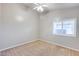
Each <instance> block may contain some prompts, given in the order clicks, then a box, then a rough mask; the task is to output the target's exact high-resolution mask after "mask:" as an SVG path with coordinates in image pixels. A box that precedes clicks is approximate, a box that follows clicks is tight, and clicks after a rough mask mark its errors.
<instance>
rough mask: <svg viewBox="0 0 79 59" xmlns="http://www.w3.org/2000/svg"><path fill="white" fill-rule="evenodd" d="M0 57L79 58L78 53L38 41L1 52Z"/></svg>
mask: <svg viewBox="0 0 79 59" xmlns="http://www.w3.org/2000/svg"><path fill="white" fill-rule="evenodd" d="M0 56H79V52H77V51H73V50H70V49H67V48H63V47H60V46H56V45H52V44H49V43H47V42H43V41H40V40H38V41H35V42H31V43H28V44H25V45H22V46H19V47H16V48H12V49H8V50H5V51H2V52H0Z"/></svg>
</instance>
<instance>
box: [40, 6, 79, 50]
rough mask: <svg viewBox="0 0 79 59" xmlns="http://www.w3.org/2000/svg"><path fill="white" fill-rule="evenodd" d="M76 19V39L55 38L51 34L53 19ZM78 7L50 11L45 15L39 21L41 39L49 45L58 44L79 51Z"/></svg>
mask: <svg viewBox="0 0 79 59" xmlns="http://www.w3.org/2000/svg"><path fill="white" fill-rule="evenodd" d="M57 16H58V17H59V16H60V17H76V18H78V21H77V23H78V24H77V37H75V38H74V37H66V36H55V35H53V34H52V29H53V20H54V17H57ZM78 32H79V7H73V8H67V9H66V8H65V9H59V10H54V11H50V12H49V13H48V14H47V15H44V16H42V15H41V19H40V35H41V39H42V40H44V41H47V42H50V43H52V44H53V43H55V44H59V45H62V46H66V47H68V48H72V49H76V50H78V51H79V46H78V45H79V33H78Z"/></svg>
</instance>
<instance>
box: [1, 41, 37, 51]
mask: <svg viewBox="0 0 79 59" xmlns="http://www.w3.org/2000/svg"><path fill="white" fill-rule="evenodd" d="M33 41H36V40H31V41H28V42H23V43H19V44H16V45H13V46H10V47H7V48H4V49H0V52H1V51H4V50H7V49H11V48H14V47H18V46H21V45H24V44H27V43H30V42H33Z"/></svg>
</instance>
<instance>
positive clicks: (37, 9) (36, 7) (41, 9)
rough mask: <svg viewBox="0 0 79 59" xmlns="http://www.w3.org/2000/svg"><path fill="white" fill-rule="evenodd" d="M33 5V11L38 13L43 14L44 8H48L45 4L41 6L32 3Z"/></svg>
mask: <svg viewBox="0 0 79 59" xmlns="http://www.w3.org/2000/svg"><path fill="white" fill-rule="evenodd" d="M33 4H34V5H36V6H35V7H34V8H33V9H34V10H36V11H38V12H44V11H45V8H48V5H47V4H43V3H33Z"/></svg>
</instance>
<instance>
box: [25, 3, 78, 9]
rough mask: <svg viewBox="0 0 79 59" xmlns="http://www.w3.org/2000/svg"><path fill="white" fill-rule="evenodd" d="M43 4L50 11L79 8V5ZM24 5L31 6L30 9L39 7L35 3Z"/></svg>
mask: <svg viewBox="0 0 79 59" xmlns="http://www.w3.org/2000/svg"><path fill="white" fill-rule="evenodd" d="M41 4H46V5H48V9H49V10H53V9H61V8H69V7H76V6H79V3H41ZM24 5H25V6H29V7H30V8H33V7H36V6H37V5H35V4H33V3H24Z"/></svg>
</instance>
